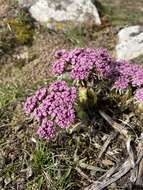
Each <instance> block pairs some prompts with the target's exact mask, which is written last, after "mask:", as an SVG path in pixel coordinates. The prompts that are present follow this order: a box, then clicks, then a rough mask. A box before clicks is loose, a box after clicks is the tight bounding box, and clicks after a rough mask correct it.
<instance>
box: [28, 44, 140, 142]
mask: <svg viewBox="0 0 143 190" xmlns="http://www.w3.org/2000/svg"><path fill="white" fill-rule="evenodd" d="M55 58H56V61H55V62H54V63H53V64H52V72H53V73H54V74H55V75H56V76H62V75H63V74H65V73H66V74H68V75H69V77H68V82H69V83H70V84H74V86H72V87H69V86H68V84H67V82H65V81H64V80H58V81H55V82H53V83H51V84H50V85H49V86H48V87H46V88H42V89H39V90H38V91H36V92H35V94H34V95H33V96H31V97H29V98H27V100H26V102H25V105H24V110H25V112H26V113H27V114H29V115H30V116H31V117H33V118H34V119H36V120H37V121H38V122H39V124H40V127H39V128H38V131H37V133H38V135H39V136H40V137H42V138H44V139H50V138H52V137H54V136H55V134H56V131H57V130H58V128H62V129H63V128H64V129H65V128H68V127H70V126H71V124H72V123H74V121H75V120H76V116H77V117H78V115H80V113H79V112H80V111H81V112H82V111H83V112H85V111H88V112H89V111H90V112H94V111H95V106H96V105H97V107H100V105H99V103H100V104H102V102H104V101H105V100H107V99H108V98H110V97H111V96H110V92H113V90H114V89H116V92H117V93H118V92H120V91H122V92H123V93H126V92H128V89H131V93H132V94H131V96H132V95H134V100H137V102H143V68H142V67H141V66H139V65H137V64H130V63H128V62H127V61H116V60H114V59H113V58H112V57H111V56H110V54H109V53H108V51H107V50H106V49H102V48H100V49H96V48H76V49H74V50H71V51H66V50H60V51H57V52H56V53H55ZM100 85H101V87H100ZM105 85H106V86H105ZM77 92H78V94H77ZM111 94H114V93H111ZM119 95H120V93H119ZM127 98H130V97H127ZM98 100H99V101H98ZM98 102H99V103H98ZM108 102H109V101H108ZM75 104H76V105H78V106H77V109H75ZM103 104H104V103H103ZM103 106H104V105H103ZM79 107H81V109H79ZM82 108H83V110H82ZM77 112H78V113H77ZM89 115H92V114H89Z"/></svg>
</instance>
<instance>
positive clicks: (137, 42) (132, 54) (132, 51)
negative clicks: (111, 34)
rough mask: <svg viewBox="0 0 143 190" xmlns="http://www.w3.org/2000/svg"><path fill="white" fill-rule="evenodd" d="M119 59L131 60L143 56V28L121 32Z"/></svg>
mask: <svg viewBox="0 0 143 190" xmlns="http://www.w3.org/2000/svg"><path fill="white" fill-rule="evenodd" d="M118 38H119V41H118V44H117V46H116V55H117V59H118V60H121V59H126V60H131V59H134V58H136V57H138V56H140V55H143V26H130V27H126V28H124V29H122V30H120V31H119V33H118Z"/></svg>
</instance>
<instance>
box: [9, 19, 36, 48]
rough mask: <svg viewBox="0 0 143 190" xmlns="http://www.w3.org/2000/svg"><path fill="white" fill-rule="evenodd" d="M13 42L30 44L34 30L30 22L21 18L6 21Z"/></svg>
mask: <svg viewBox="0 0 143 190" xmlns="http://www.w3.org/2000/svg"><path fill="white" fill-rule="evenodd" d="M7 24H8V25H9V26H10V28H11V31H12V33H13V34H14V36H15V40H16V42H17V43H19V44H22V45H23V44H31V42H32V41H33V36H34V28H33V25H32V24H31V23H30V21H27V20H24V19H23V18H22V16H18V17H16V18H14V19H10V20H8V21H7Z"/></svg>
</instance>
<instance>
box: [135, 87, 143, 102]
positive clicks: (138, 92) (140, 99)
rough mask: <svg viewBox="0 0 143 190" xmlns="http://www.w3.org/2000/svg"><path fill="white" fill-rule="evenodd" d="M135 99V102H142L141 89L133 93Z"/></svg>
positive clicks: (142, 90)
mask: <svg viewBox="0 0 143 190" xmlns="http://www.w3.org/2000/svg"><path fill="white" fill-rule="evenodd" d="M135 99H136V100H137V101H140V102H143V88H139V89H137V90H136V92H135Z"/></svg>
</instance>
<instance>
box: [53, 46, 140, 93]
mask: <svg viewBox="0 0 143 190" xmlns="http://www.w3.org/2000/svg"><path fill="white" fill-rule="evenodd" d="M55 57H56V58H57V60H56V62H55V63H54V64H53V72H54V73H55V74H56V75H61V74H63V73H64V72H66V71H68V72H69V74H70V77H71V79H73V80H88V79H89V77H90V79H91V78H92V77H94V76H95V75H97V76H99V77H100V78H101V79H102V80H105V79H109V80H110V81H112V83H113V88H115V89H117V90H126V89H127V88H128V87H129V86H132V87H134V88H136V89H138V88H141V87H143V68H142V67H141V66H139V65H137V64H130V63H128V62H127V61H114V60H113V59H112V58H111V56H110V55H109V53H108V52H107V50H105V49H102V48H100V49H95V48H76V49H74V50H71V51H65V50H61V51H58V52H56V55H55Z"/></svg>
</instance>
